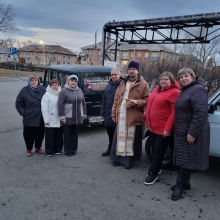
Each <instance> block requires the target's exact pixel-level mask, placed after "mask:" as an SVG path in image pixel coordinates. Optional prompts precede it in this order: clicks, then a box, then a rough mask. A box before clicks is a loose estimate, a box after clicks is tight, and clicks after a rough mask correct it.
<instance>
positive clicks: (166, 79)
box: [160, 78, 170, 81]
mask: <svg viewBox="0 0 220 220" xmlns="http://www.w3.org/2000/svg"><path fill="white" fill-rule="evenodd" d="M168 80H170V79H169V78H161V79H160V81H168Z"/></svg>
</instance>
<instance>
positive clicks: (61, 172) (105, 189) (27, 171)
mask: <svg viewBox="0 0 220 220" xmlns="http://www.w3.org/2000/svg"><path fill="white" fill-rule="evenodd" d="M25 81H26V80H22V78H21V80H9V79H7V80H6V79H5V80H4V79H2V78H1V79H0V119H1V123H0V151H1V153H0V219H2V220H15V219H16V220H30V219H32V220H42V219H43V220H50V219H51V220H63V219H65V220H72V219H77V220H81V219H82V220H84V219H87V220H88V219H92V220H93V219H94V220H104V219H105V220H112V219H116V220H121V219H137V220H139V219H146V220H159V219H163V220H166V219H169V220H171V219H187V220H189V219H192V220H195V219H205V220H209V219H210V220H212V219H219V216H220V203H219V201H220V162H219V160H217V159H215V158H211V160H210V168H209V170H207V171H206V172H201V173H195V174H193V175H192V180H191V184H192V190H189V191H186V192H185V193H184V194H183V197H184V198H183V199H181V200H179V201H176V202H173V201H171V199H170V196H171V190H170V186H171V185H172V184H173V183H175V179H176V174H177V171H176V169H173V170H162V173H161V174H160V176H159V181H157V182H156V183H155V184H154V185H152V186H145V185H144V184H143V182H144V179H145V178H146V175H147V170H148V168H149V162H148V161H147V158H146V156H145V154H144V148H143V157H142V161H141V162H139V163H136V165H135V167H133V168H132V169H130V170H126V169H125V168H124V167H123V166H119V167H113V166H112V164H111V162H110V160H109V158H108V157H102V156H101V153H102V152H103V151H105V150H106V149H107V145H108V142H107V139H108V138H107V134H106V130H105V127H103V125H102V124H96V125H94V126H92V127H91V128H87V127H81V128H80V135H79V148H78V152H77V154H76V156H73V157H67V156H65V155H64V154H62V155H60V156H54V157H52V158H47V157H46V156H45V155H39V154H35V153H34V154H33V157H31V158H27V157H26V156H25V144H24V141H23V136H22V118H21V117H20V116H19V114H18V113H17V112H16V110H15V104H14V103H15V98H16V95H17V94H18V92H19V91H20V89H21V88H22V87H23V86H25V85H26V82H25ZM143 144H144V141H143Z"/></svg>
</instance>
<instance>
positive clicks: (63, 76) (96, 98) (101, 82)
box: [42, 65, 112, 124]
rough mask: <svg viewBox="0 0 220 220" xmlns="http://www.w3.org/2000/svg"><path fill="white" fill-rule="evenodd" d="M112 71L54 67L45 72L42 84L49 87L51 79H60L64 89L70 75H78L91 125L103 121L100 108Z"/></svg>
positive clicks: (85, 67)
mask: <svg viewBox="0 0 220 220" xmlns="http://www.w3.org/2000/svg"><path fill="white" fill-rule="evenodd" d="M111 70H112V68H110V67H106V66H86V65H54V66H50V67H48V68H47V69H46V70H45V75H44V80H43V82H42V83H43V85H44V86H45V87H47V85H48V84H49V81H50V80H51V79H58V80H59V82H60V85H61V87H62V88H63V86H64V85H65V84H66V82H67V79H68V76H69V75H71V74H75V75H77V76H78V79H79V80H78V86H79V87H80V88H81V89H82V91H83V93H84V96H85V101H86V107H87V118H86V119H85V123H87V124H91V123H95V122H101V121H103V119H102V118H101V117H100V107H101V104H102V96H103V93H104V90H105V87H106V86H107V84H108V82H109V80H110V76H111Z"/></svg>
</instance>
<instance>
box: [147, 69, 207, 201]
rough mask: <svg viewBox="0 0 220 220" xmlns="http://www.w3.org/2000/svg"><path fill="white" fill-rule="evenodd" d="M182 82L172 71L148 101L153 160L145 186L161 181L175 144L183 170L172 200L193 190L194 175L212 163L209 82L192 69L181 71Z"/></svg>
mask: <svg viewBox="0 0 220 220" xmlns="http://www.w3.org/2000/svg"><path fill="white" fill-rule="evenodd" d="M177 78H178V81H179V83H178V82H177V81H175V79H174V76H173V74H172V73H170V72H164V73H162V74H161V75H160V77H159V85H158V86H157V87H156V88H155V89H154V90H153V92H152V93H151V95H150V96H149V98H148V100H147V106H146V124H147V127H148V129H149V133H150V134H149V143H150V144H151V145H152V149H153V153H152V161H151V165H150V168H149V170H148V175H147V178H146V180H145V181H144V184H146V185H152V184H154V183H155V181H156V180H157V179H158V174H160V172H161V171H160V168H161V165H162V162H163V159H164V156H165V152H166V149H167V147H168V146H173V145H174V163H175V165H176V166H178V167H179V171H178V176H177V180H176V184H175V185H174V186H172V187H171V190H173V193H172V196H171V199H172V200H174V201H176V200H179V199H180V198H181V195H182V193H183V189H185V190H189V189H191V185H190V177H191V173H194V172H197V171H202V170H206V169H207V168H208V164H209V144H210V125H209V122H208V94H207V90H206V83H205V81H204V80H203V79H202V78H196V77H195V73H194V72H193V71H192V70H191V69H189V68H183V69H181V70H179V72H178V74H177Z"/></svg>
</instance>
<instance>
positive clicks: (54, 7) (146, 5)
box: [2, 0, 220, 51]
mask: <svg viewBox="0 0 220 220" xmlns="http://www.w3.org/2000/svg"><path fill="white" fill-rule="evenodd" d="M2 1H3V2H5V3H7V4H11V5H13V6H14V8H15V11H16V12H17V17H16V23H17V26H18V28H19V29H20V31H19V32H16V33H14V34H13V36H12V37H13V38H15V39H19V40H27V39H31V40H32V41H35V42H39V41H40V40H43V41H44V42H45V44H54V43H57V44H60V45H62V46H65V47H69V48H70V49H72V50H78V51H79V48H80V47H82V46H85V45H87V44H92V43H94V33H95V32H96V31H97V30H98V32H97V33H98V41H100V40H101V34H102V28H103V25H104V24H105V23H106V22H108V21H112V20H116V21H122V20H137V19H146V18H157V17H167V16H177V15H186V14H196V13H207V12H216V11H220V1H219V0H210V1H207V0H184V1H183V0H166V1H165V0H111V1H106V0H83V1H81V0H63V1H60V0H38V1H36V0H19V1H18V0H7V1H6V0H2ZM29 36H32V38H31V37H29Z"/></svg>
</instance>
